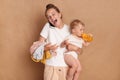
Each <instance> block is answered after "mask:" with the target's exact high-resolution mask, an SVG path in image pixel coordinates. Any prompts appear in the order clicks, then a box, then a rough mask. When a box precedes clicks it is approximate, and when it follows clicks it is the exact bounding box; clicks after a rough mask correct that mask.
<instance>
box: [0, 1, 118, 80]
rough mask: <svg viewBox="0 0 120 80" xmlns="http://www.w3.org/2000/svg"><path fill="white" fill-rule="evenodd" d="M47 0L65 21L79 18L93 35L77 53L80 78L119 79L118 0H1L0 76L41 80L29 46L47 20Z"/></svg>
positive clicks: (9, 79) (0, 78) (39, 66)
mask: <svg viewBox="0 0 120 80" xmlns="http://www.w3.org/2000/svg"><path fill="white" fill-rule="evenodd" d="M48 3H54V4H55V5H57V6H58V7H59V8H60V10H61V11H62V14H63V20H64V22H65V23H67V24H68V25H69V23H70V21H72V20H73V19H76V18H77V19H80V20H82V21H83V22H84V23H85V24H86V32H87V33H92V34H93V35H94V41H93V42H92V43H91V45H90V46H88V47H86V48H83V52H82V53H83V54H82V55H80V56H79V59H80V62H81V65H82V72H81V75H80V77H79V80H120V5H119V4H120V0H0V80H43V68H44V65H42V64H41V63H35V62H33V61H32V60H31V58H30V53H29V47H30V45H31V44H32V42H34V41H36V40H38V37H39V33H40V31H41V29H42V27H43V25H44V24H45V22H46V21H47V20H46V18H45V16H44V11H45V5H46V4H48Z"/></svg>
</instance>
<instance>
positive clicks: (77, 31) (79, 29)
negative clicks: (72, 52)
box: [73, 24, 85, 37]
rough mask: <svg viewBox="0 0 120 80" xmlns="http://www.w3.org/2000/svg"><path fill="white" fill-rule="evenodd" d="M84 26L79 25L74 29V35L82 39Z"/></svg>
mask: <svg viewBox="0 0 120 80" xmlns="http://www.w3.org/2000/svg"><path fill="white" fill-rule="evenodd" d="M84 28H85V27H84V26H83V25H81V24H79V25H77V26H75V27H74V29H73V31H74V35H76V36H78V37H80V36H81V35H82V33H83V32H84Z"/></svg>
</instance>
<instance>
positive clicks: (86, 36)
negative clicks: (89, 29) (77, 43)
mask: <svg viewBox="0 0 120 80" xmlns="http://www.w3.org/2000/svg"><path fill="white" fill-rule="evenodd" d="M82 38H83V40H84V41H86V42H91V41H93V35H92V34H90V33H89V34H86V33H83V34H82Z"/></svg>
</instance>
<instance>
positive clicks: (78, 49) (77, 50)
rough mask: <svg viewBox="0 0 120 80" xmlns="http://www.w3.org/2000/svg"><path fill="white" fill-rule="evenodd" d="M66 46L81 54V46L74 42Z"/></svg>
mask: <svg viewBox="0 0 120 80" xmlns="http://www.w3.org/2000/svg"><path fill="white" fill-rule="evenodd" d="M66 48H67V49H68V51H75V52H76V53H78V54H80V53H81V48H79V47H77V46H75V45H73V44H70V43H69V45H67V46H66Z"/></svg>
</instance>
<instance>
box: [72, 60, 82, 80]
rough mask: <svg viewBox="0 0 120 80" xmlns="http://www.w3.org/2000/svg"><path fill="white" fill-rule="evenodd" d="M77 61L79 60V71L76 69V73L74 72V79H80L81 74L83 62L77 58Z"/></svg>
mask: <svg viewBox="0 0 120 80" xmlns="http://www.w3.org/2000/svg"><path fill="white" fill-rule="evenodd" d="M76 62H77V65H78V68H77V71H76V72H75V74H74V79H73V80H78V78H79V75H80V72H81V64H80V61H79V60H78V59H77V60H76Z"/></svg>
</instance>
